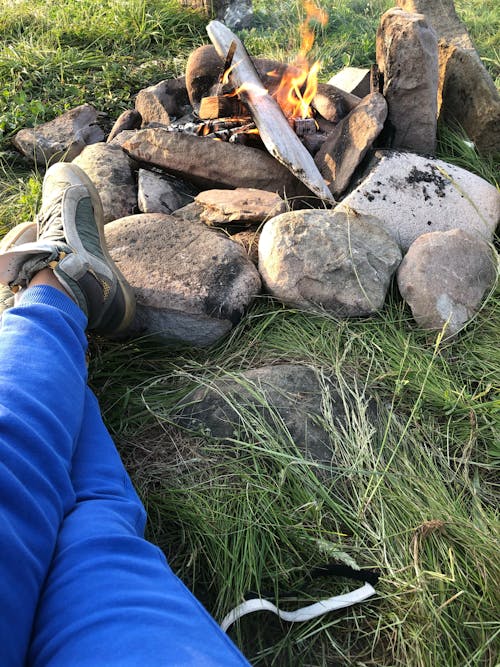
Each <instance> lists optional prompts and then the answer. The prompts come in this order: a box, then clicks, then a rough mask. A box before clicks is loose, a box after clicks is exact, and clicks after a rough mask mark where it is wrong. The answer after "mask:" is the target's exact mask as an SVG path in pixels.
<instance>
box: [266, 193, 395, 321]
mask: <svg viewBox="0 0 500 667" xmlns="http://www.w3.org/2000/svg"><path fill="white" fill-rule="evenodd" d="M400 261H401V252H400V250H399V248H398V246H397V244H396V243H394V241H392V240H391V238H390V236H389V235H388V234H387V233H386V232H384V231H383V230H382V229H381V228H380V227H379V225H378V224H377V220H376V219H374V218H371V217H369V216H363V215H358V214H356V213H355V212H352V211H349V210H346V209H343V208H342V206H337V207H336V208H335V210H334V211H321V210H303V211H294V212H291V213H283V214H282V215H278V216H277V217H275V218H272V219H271V220H269V221H268V222H267V223H266V224H265V225H264V228H263V230H262V233H261V236H260V240H259V270H260V274H261V276H262V279H263V280H264V283H265V285H266V287H267V289H268V290H269V292H270V293H271V294H272V295H274V296H275V297H277V298H278V299H279V300H280V301H282V302H283V303H285V304H288V305H291V306H297V307H299V308H305V309H311V308H313V309H314V308H318V307H321V308H324V309H326V310H327V311H329V312H332V313H334V314H335V315H336V316H338V317H348V316H363V315H370V314H372V313H375V312H377V311H378V310H380V309H381V308H382V306H383V305H384V301H385V296H386V292H387V288H388V286H389V283H390V280H391V277H392V274H393V273H394V271H395V270H396V268H397V267H398V264H399V262H400Z"/></svg>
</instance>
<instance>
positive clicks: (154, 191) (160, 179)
mask: <svg viewBox="0 0 500 667" xmlns="http://www.w3.org/2000/svg"><path fill="white" fill-rule="evenodd" d="M137 189H138V192H137V201H138V205H139V211H141V213H168V214H170V213H173V212H174V211H177V209H179V208H182V207H183V206H187V204H189V203H190V202H192V201H193V191H192V187H191V186H188V185H187V184H186V183H184V182H183V181H179V180H178V179H175V178H172V177H170V178H167V177H166V176H163V175H161V174H157V173H155V172H153V171H149V170H147V169H139V177H138V182H137Z"/></svg>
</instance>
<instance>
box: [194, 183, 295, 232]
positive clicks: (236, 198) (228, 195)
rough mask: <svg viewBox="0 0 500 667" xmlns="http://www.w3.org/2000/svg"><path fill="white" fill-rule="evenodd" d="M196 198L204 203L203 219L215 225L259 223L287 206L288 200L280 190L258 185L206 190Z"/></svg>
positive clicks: (202, 204)
mask: <svg viewBox="0 0 500 667" xmlns="http://www.w3.org/2000/svg"><path fill="white" fill-rule="evenodd" d="M195 201H196V202H197V203H198V204H201V206H202V207H203V211H202V213H201V219H202V220H203V222H205V223H206V224H212V225H214V224H227V223H230V222H249V223H254V222H255V223H259V222H263V221H264V220H267V219H269V218H272V217H274V216H275V215H278V214H279V213H284V212H285V211H286V210H287V206H286V203H285V202H284V201H283V199H282V198H281V197H280V196H279V195H278V194H276V193H274V192H268V191H266V190H257V189H255V188H236V189H235V190H205V191H204V192H200V194H199V195H197V196H196V197H195Z"/></svg>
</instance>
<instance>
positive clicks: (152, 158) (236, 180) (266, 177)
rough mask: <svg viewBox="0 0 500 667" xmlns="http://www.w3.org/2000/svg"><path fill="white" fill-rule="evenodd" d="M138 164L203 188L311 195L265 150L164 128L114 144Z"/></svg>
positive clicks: (130, 134)
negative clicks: (159, 169)
mask: <svg viewBox="0 0 500 667" xmlns="http://www.w3.org/2000/svg"><path fill="white" fill-rule="evenodd" d="M122 135H126V136H125V137H124V140H123V141H122V142H121V146H122V147H123V149H124V150H125V151H126V152H127V153H128V154H129V155H130V157H132V158H133V159H135V160H137V161H139V162H146V163H149V164H152V165H154V166H156V167H161V168H162V169H165V171H167V172H168V173H171V174H173V175H174V176H178V177H179V178H185V179H186V180H189V181H192V182H193V183H195V184H196V185H198V186H200V187H202V188H207V189H208V188H220V187H226V188H238V187H244V188H258V189H260V190H269V191H270V192H278V193H279V194H280V195H283V194H285V195H288V196H289V197H290V196H297V195H307V193H308V192H309V191H308V190H307V189H306V187H305V186H304V185H302V183H301V182H300V181H299V180H298V179H296V178H295V176H293V175H292V174H291V172H290V171H288V169H287V168H286V167H284V166H283V165H281V164H280V163H279V162H278V161H277V160H275V159H274V158H272V157H271V156H270V155H269V154H267V153H265V152H264V151H261V150H258V149H257V148H249V147H248V146H239V145H236V144H230V143H228V142H226V141H215V140H214V139H206V138H204V137H197V136H193V135H190V134H182V133H180V132H169V131H168V130H166V129H165V128H161V127H158V128H150V129H147V130H139V132H133V133H129V132H122V133H121V134H119V135H118V137H116V138H115V140H114V141H115V142H116V141H118V140H119V139H120V137H122Z"/></svg>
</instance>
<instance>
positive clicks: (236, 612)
mask: <svg viewBox="0 0 500 667" xmlns="http://www.w3.org/2000/svg"><path fill="white" fill-rule="evenodd" d="M374 593H376V591H375V589H374V588H373V586H372V585H371V584H365V585H364V586H361V588H357V589H356V590H354V591H351V592H350V593H345V594H344V595H336V596H334V597H332V598H328V599H327V600H320V601H319V602H315V603H314V604H311V605H308V606H307V607H301V608H300V609H297V610H296V611H281V610H280V609H278V607H277V606H276V605H274V604H273V603H272V602H269V600H261V599H260V598H259V599H255V600H247V601H246V602H243V603H242V604H240V605H238V606H237V607H235V608H234V609H233V610H232V611H230V612H229V614H228V615H227V616H226V617H225V618H224V620H223V621H222V623H221V624H220V626H221V628H222V629H223V630H224V632H226V631H227V630H228V628H230V627H231V625H232V624H233V623H234V622H235V621H237V620H238V619H239V618H241V617H242V616H245V615H246V614H252V613H253V612H254V611H272V612H273V613H274V614H277V615H278V616H279V617H280V618H281V619H283V620H284V621H290V622H291V623H297V622H299V621H310V620H311V619H312V618H316V617H317V616H322V615H323V614H326V613H327V612H329V611H334V610H335V609H344V608H345V607H350V606H351V605H353V604H356V603H358V602H363V600H366V599H367V598H369V597H371V596H372V595H373V594H374Z"/></svg>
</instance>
